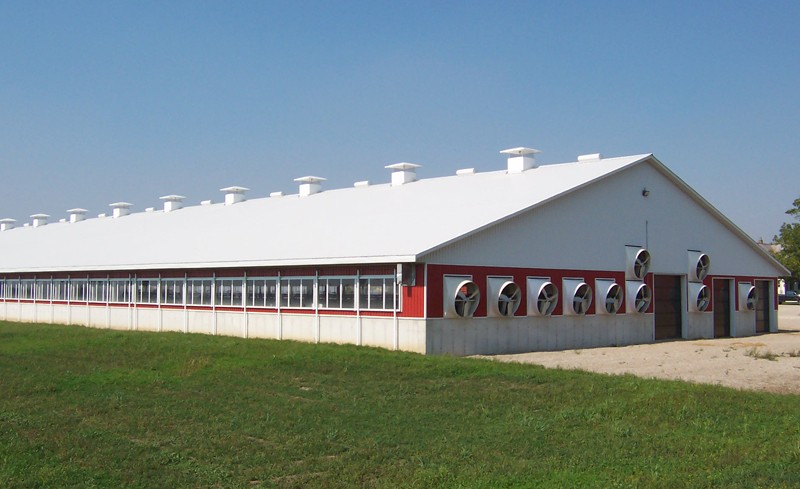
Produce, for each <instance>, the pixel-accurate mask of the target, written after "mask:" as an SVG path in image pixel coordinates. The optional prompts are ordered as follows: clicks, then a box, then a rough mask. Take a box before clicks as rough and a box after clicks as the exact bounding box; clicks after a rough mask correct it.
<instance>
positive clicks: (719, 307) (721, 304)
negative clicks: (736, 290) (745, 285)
mask: <svg viewBox="0 0 800 489" xmlns="http://www.w3.org/2000/svg"><path fill="white" fill-rule="evenodd" d="M730 335H731V281H730V280H727V279H715V280H714V338H724V337H726V336H730Z"/></svg>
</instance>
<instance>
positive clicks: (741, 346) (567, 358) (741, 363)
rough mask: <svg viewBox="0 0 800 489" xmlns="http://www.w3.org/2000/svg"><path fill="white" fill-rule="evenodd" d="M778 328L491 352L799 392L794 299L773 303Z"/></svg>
mask: <svg viewBox="0 0 800 489" xmlns="http://www.w3.org/2000/svg"><path fill="white" fill-rule="evenodd" d="M778 325H779V328H780V331H779V332H778V333H770V334H765V335H759V336H752V337H747V338H722V339H712V340H679V341H666V342H659V343H655V344H648V345H634V346H621V347H610V348H591V349H585V350H567V351H557V352H534V353H522V354H518V355H496V356H493V357H491V358H494V359H495V360H498V361H502V362H523V363H535V364H538V365H543V366H545V367H551V368H565V369H580V370H588V371H591V372H601V373H608V374H624V373H630V374H633V375H638V376H641V377H653V378H661V379H680V380H685V381H689V382H698V383H705V384H719V385H724V386H727V387H733V388H736V389H749V390H760V391H769V392H778V393H792V394H800V305H795V304H783V305H781V306H780V307H779V309H778Z"/></svg>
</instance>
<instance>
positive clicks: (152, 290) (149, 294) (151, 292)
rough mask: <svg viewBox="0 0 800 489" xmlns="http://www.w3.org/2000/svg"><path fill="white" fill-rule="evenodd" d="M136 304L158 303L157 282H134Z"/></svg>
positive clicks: (152, 280) (144, 280) (148, 280)
mask: <svg viewBox="0 0 800 489" xmlns="http://www.w3.org/2000/svg"><path fill="white" fill-rule="evenodd" d="M136 302H138V303H141V304H157V303H158V280H154V279H139V280H137V281H136Z"/></svg>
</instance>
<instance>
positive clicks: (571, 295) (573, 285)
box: [562, 278, 592, 315]
mask: <svg viewBox="0 0 800 489" xmlns="http://www.w3.org/2000/svg"><path fill="white" fill-rule="evenodd" d="M562 288H563V289H564V314H578V315H583V314H586V311H588V310H589V306H591V305H592V288H591V287H590V286H589V284H587V283H586V282H584V281H583V279H580V278H565V279H564V285H563V287H562Z"/></svg>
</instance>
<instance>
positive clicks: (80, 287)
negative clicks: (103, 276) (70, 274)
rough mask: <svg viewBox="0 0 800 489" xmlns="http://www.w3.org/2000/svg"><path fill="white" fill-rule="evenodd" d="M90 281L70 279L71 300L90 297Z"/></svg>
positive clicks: (83, 299)
mask: <svg viewBox="0 0 800 489" xmlns="http://www.w3.org/2000/svg"><path fill="white" fill-rule="evenodd" d="M88 288H89V281H88V280H80V279H73V280H71V281H70V292H69V300H71V301H85V300H87V298H88V293H87V292H88V290H87V289H88Z"/></svg>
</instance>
